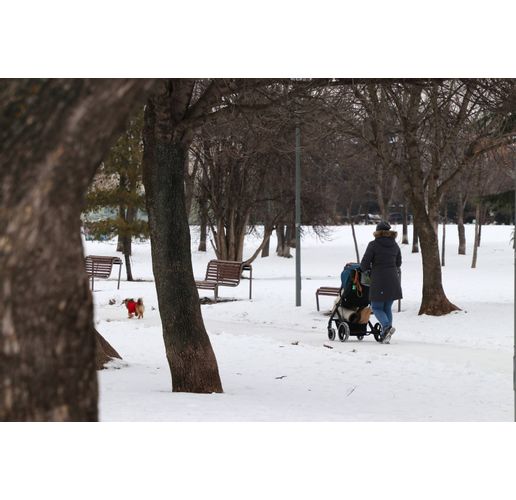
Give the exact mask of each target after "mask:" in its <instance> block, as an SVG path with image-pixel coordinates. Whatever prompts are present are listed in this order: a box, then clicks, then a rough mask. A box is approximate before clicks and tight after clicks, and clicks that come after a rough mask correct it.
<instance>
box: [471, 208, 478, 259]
mask: <svg viewBox="0 0 516 500" xmlns="http://www.w3.org/2000/svg"><path fill="white" fill-rule="evenodd" d="M475 218H476V220H475V241H474V243H473V257H472V258H471V267H472V268H473V269H475V268H476V267H477V255H478V247H479V242H480V203H477V208H476V217H475Z"/></svg>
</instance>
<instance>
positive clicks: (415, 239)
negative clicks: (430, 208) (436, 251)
mask: <svg viewBox="0 0 516 500" xmlns="http://www.w3.org/2000/svg"><path fill="white" fill-rule="evenodd" d="M412 253H419V235H418V234H417V226H416V219H415V218H414V220H413V221H412Z"/></svg>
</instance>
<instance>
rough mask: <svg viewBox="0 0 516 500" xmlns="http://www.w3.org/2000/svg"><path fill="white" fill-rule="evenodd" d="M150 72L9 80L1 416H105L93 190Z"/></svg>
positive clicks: (0, 129)
mask: <svg viewBox="0 0 516 500" xmlns="http://www.w3.org/2000/svg"><path fill="white" fill-rule="evenodd" d="M152 84H153V83H152V82H149V81H146V80H134V81H131V80H80V79H76V80H58V79H53V80H3V81H0V186H1V190H0V270H1V279H0V303H1V304H2V312H1V322H0V386H1V391H0V420H11V421H13V420H16V421H21V420H32V421H34V420H36V421H49V420H53V421H91V420H96V419H97V375H96V370H95V356H96V353H95V336H94V335H93V334H92V332H93V305H92V298H91V293H90V291H89V286H88V279H87V277H86V274H85V272H84V259H83V251H82V245H81V239H80V214H81V210H82V208H83V205H84V195H85V192H86V189H87V187H88V184H89V183H90V181H91V179H92V177H93V174H94V173H95V170H96V168H97V166H98V165H99V164H100V162H101V160H102V159H103V157H104V155H105V154H106V152H107V151H108V149H109V148H110V146H111V145H112V143H113V141H114V140H115V139H116V136H117V135H118V133H119V132H121V131H122V130H123V126H124V123H125V121H126V119H127V117H128V116H129V114H130V112H131V111H132V110H133V108H134V106H135V104H137V102H138V101H139V100H140V99H141V98H142V97H143V94H144V93H145V91H146V90H147V89H149V88H150V87H151V85H152Z"/></svg>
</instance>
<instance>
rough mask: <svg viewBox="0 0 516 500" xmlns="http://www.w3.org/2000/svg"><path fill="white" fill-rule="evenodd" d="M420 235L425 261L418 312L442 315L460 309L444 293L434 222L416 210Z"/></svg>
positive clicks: (423, 259) (422, 254)
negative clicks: (421, 295) (421, 296)
mask: <svg viewBox="0 0 516 500" xmlns="http://www.w3.org/2000/svg"><path fill="white" fill-rule="evenodd" d="M414 215H415V217H416V224H417V228H418V235H419V238H420V240H421V256H422V261H423V298H422V300H421V306H420V308H419V313H418V314H429V315H432V316H441V315H444V314H448V313H449V312H452V311H456V310H459V308H458V307H457V306H456V305H455V304H452V303H451V302H450V301H449V300H448V298H447V297H446V294H445V293H444V289H443V285H442V273H441V264H440V261H439V242H438V239H437V234H436V233H435V229H434V222H433V220H432V219H430V218H429V217H428V216H426V214H424V213H417V212H416V210H415V214H414Z"/></svg>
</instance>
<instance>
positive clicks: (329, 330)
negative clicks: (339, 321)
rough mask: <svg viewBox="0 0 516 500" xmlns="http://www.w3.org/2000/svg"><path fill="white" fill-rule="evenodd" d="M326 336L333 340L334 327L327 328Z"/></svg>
mask: <svg viewBox="0 0 516 500" xmlns="http://www.w3.org/2000/svg"><path fill="white" fill-rule="evenodd" d="M328 338H329V339H330V340H335V328H328Z"/></svg>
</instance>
